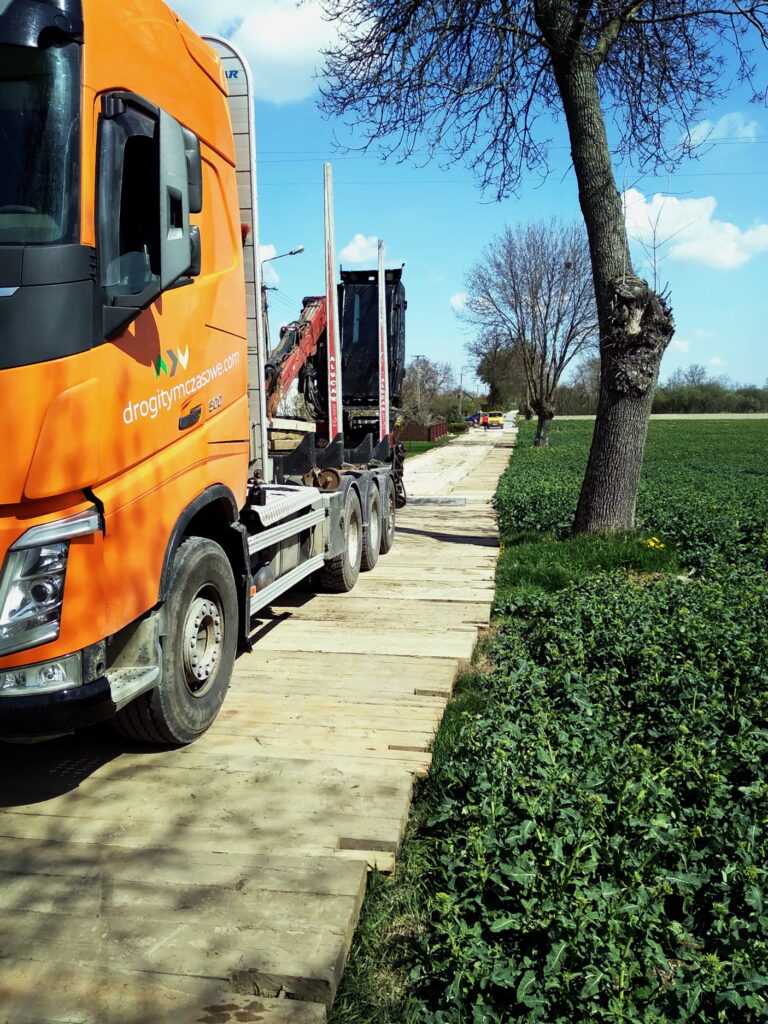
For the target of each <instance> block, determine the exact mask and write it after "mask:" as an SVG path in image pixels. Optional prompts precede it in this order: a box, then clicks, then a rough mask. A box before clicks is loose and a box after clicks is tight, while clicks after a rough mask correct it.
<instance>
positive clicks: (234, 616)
mask: <svg viewBox="0 0 768 1024" xmlns="http://www.w3.org/2000/svg"><path fill="white" fill-rule="evenodd" d="M165 622H166V630H167V635H166V636H165V637H164V638H163V640H162V654H161V662H160V682H159V683H158V685H157V687H156V688H155V689H154V690H152V691H150V692H149V693H145V694H142V696H140V697H138V698H137V699H136V700H135V701H132V702H131V703H130V704H128V705H127V706H126V707H125V708H123V709H122V710H121V711H119V712H118V713H117V715H116V716H115V721H114V725H115V728H116V729H117V731H118V732H119V733H121V734H122V735H123V736H127V737H129V738H130V739H136V740H142V741H145V742H149V743H162V744H169V745H172V746H183V745H184V744H187V743H191V742H192V741H193V740H196V739H197V737H198V736H200V735H201V734H202V733H204V732H205V730H206V729H207V728H208V727H209V726H210V725H211V723H212V722H213V720H214V719H215V718H216V715H217V714H218V712H219V708H220V707H221V704H222V701H223V700H224V696H225V694H226V692H227V690H228V689H229V681H230V677H231V675H232V668H233V666H234V663H235V655H236V653H237V622H238V607H237V589H236V587H235V580H234V576H233V575H232V567H231V565H230V564H229V559H228V558H227V556H226V555H225V554H224V551H223V550H222V548H221V547H220V546H219V545H218V544H216V543H215V542H214V541H212V540H208V539H207V538H206V537H188V538H187V539H186V540H185V541H183V543H182V544H181V545H180V547H179V549H178V551H177V552H176V555H175V557H174V560H173V569H172V571H171V582H170V588H169V596H168V600H167V602H166V606H165Z"/></svg>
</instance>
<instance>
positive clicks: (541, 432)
mask: <svg viewBox="0 0 768 1024" xmlns="http://www.w3.org/2000/svg"><path fill="white" fill-rule="evenodd" d="M551 422H552V416H551V415H547V414H545V413H544V414H543V413H539V415H538V416H537V417H536V437H534V439H533V446H534V448H546V447H547V446H548V445H549V425H550V423H551Z"/></svg>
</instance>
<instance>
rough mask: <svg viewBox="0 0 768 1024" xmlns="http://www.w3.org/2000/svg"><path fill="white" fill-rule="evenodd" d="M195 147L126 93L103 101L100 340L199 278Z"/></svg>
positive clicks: (190, 137) (170, 121)
mask: <svg viewBox="0 0 768 1024" xmlns="http://www.w3.org/2000/svg"><path fill="white" fill-rule="evenodd" d="M201 205H202V161H201V158H200V143H199V140H198V139H197V137H196V136H195V135H194V134H193V133H192V132H190V131H189V130H188V129H185V128H182V126H181V125H180V124H179V123H178V121H176V120H174V118H172V117H171V116H170V114H167V113H166V112H165V111H164V110H161V109H159V108H158V107H156V106H154V104H151V103H149V102H147V101H146V100H145V99H143V98H142V97H140V96H136V95H135V94H133V93H126V92H114V93H108V94H107V95H106V96H104V97H103V99H102V116H101V122H100V128H99V178H98V215H97V223H98V230H97V235H98V248H99V262H100V266H101V286H102V290H103V296H104V303H103V328H104V336H105V338H114V337H116V336H117V335H118V334H121V333H122V332H123V331H124V330H125V329H126V327H128V325H129V324H130V323H132V321H133V320H135V319H136V317H137V316H138V315H139V313H140V312H141V311H142V310H143V309H146V308H147V307H148V306H150V305H151V304H152V303H153V302H154V301H155V300H156V299H157V298H158V296H160V295H161V294H162V292H163V291H165V290H166V289H167V288H170V287H171V286H173V285H174V284H176V283H177V282H178V283H182V284H183V283H189V282H188V281H186V282H185V281H183V280H182V279H183V278H184V277H185V276H186V275H192V276H194V275H196V274H199V273H200V234H199V231H198V230H197V229H192V227H191V225H190V223H189V214H190V212H192V211H199V209H200V208H201Z"/></svg>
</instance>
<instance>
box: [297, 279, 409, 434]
mask: <svg viewBox="0 0 768 1024" xmlns="http://www.w3.org/2000/svg"><path fill="white" fill-rule="evenodd" d="M385 274H386V278H385V280H386V290H387V291H386V313H387V338H388V340H389V344H388V354H389V405H390V419H391V422H392V424H393V425H394V420H395V417H396V416H397V410H398V409H400V408H402V404H403V378H404V376H405V309H406V305H407V303H406V301H405V288H404V287H403V282H402V274H403V272H402V269H398V270H387V271H385ZM338 288H339V290H338V297H339V330H340V333H341V374H342V390H343V396H342V397H343V404H344V439H345V442H346V446H347V447H348V448H355V447H356V446H358V445H359V444H361V443H362V442H363V441H365V439H366V438H367V437H368V435H369V434H370V435H371V436H372V438H373V443H374V445H375V444H377V443H378V441H379V437H378V430H379V288H378V272H377V271H376V270H342V272H341V284H340V285H339V286H338ZM309 301H310V299H305V300H304V304H305V306H306V304H307V303H308V302H309ZM327 366H328V352H327V341H326V334H325V332H323V334H322V336H321V338H320V340H319V342H318V345H317V351H316V352H315V354H314V356H313V357H312V358H311V359H309V360H308V361H307V363H306V365H305V366H304V367H302V370H301V371H300V373H299V389H300V391H301V393H302V394H303V395H304V398H305V399H306V402H307V405H308V407H309V409H310V410H311V412H312V415H313V417H314V419H315V421H316V423H317V424H318V432H319V434H323V433H324V431H325V430H326V429H327V417H328V374H327V370H326V367H327Z"/></svg>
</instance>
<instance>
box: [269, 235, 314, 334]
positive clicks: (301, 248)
mask: <svg viewBox="0 0 768 1024" xmlns="http://www.w3.org/2000/svg"><path fill="white" fill-rule="evenodd" d="M301 252H304V246H303V245H297V246H296V248H295V249H291V250H290V251H289V252H281V253H278V254H277V256H267V258H266V259H263V260H262V261H261V268H262V270H263V269H264V264H265V263H270V262H271V261H272V260H281V259H282V258H283V256H298V255H299V253H301ZM267 290H268V286H267V285H265V284H264V280H263V279H262V282H261V316H262V320H263V322H264V338H265V339H266V345H267V349H269V348H270V347H271V346H270V342H269V312H268V310H267ZM273 290H274V289H273Z"/></svg>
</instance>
